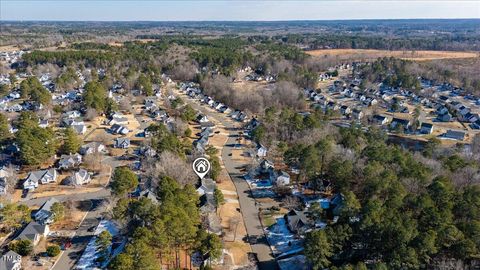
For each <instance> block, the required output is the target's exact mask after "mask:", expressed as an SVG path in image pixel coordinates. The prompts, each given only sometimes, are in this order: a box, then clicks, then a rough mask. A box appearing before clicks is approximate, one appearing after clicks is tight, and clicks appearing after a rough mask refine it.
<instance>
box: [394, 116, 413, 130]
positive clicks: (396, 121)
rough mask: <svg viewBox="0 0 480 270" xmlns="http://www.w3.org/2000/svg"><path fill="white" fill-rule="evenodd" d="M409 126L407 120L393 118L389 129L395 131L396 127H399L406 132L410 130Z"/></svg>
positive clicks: (409, 123)
mask: <svg viewBox="0 0 480 270" xmlns="http://www.w3.org/2000/svg"><path fill="white" fill-rule="evenodd" d="M410 125H411V122H410V120H408V119H401V118H393V120H392V123H390V128H392V129H396V128H397V127H398V126H401V127H403V128H404V129H406V130H407V129H409V128H410Z"/></svg>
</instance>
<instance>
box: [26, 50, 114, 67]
mask: <svg viewBox="0 0 480 270" xmlns="http://www.w3.org/2000/svg"><path fill="white" fill-rule="evenodd" d="M22 58H23V60H24V61H25V62H26V63H27V64H28V65H29V66H34V65H41V64H46V63H51V64H56V65H58V66H60V67H63V66H70V65H74V64H77V63H80V62H82V63H85V65H86V66H93V67H106V66H108V64H109V63H110V64H111V63H115V61H116V60H118V59H119V58H118V55H115V54H114V53H111V52H99V51H89V50H85V51H84V50H75V51H54V52H51V51H33V52H31V53H28V54H25V55H23V57H22Z"/></svg>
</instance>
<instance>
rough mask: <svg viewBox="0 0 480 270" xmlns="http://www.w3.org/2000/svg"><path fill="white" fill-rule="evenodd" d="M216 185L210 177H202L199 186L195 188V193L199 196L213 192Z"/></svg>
mask: <svg viewBox="0 0 480 270" xmlns="http://www.w3.org/2000/svg"><path fill="white" fill-rule="evenodd" d="M216 186H217V185H216V184H215V181H213V180H212V179H210V178H203V179H202V182H201V185H200V187H198V188H197V193H198V195H200V196H203V195H205V194H213V191H214V190H215V187H216Z"/></svg>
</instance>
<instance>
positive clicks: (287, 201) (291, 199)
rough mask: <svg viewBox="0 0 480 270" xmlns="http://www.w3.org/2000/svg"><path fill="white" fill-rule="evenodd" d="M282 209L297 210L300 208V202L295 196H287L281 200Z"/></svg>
mask: <svg viewBox="0 0 480 270" xmlns="http://www.w3.org/2000/svg"><path fill="white" fill-rule="evenodd" d="M282 203H283V207H285V208H287V209H288V210H293V209H297V208H298V207H300V200H299V199H298V198H297V197H295V196H287V197H285V198H284V199H283V200H282Z"/></svg>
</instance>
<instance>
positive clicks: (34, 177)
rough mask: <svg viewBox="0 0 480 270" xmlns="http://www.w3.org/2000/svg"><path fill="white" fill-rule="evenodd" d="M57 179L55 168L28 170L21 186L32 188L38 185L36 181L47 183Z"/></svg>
mask: <svg viewBox="0 0 480 270" xmlns="http://www.w3.org/2000/svg"><path fill="white" fill-rule="evenodd" d="M56 181H57V170H55V169H49V170H41V171H34V172H30V173H29V174H28V176H27V178H26V179H25V181H24V182H23V188H24V189H29V190H33V189H35V188H37V187H38V183H41V184H48V183H53V182H56Z"/></svg>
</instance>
